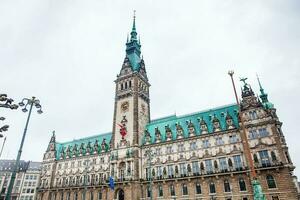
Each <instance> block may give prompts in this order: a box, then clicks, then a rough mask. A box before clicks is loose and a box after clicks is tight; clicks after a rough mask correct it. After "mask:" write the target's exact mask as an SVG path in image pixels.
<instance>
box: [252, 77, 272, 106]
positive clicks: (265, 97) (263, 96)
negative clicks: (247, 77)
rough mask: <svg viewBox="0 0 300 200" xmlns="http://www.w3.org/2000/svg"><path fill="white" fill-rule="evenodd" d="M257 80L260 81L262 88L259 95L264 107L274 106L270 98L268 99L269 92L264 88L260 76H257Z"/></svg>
mask: <svg viewBox="0 0 300 200" xmlns="http://www.w3.org/2000/svg"><path fill="white" fill-rule="evenodd" d="M256 76H257V75H256ZM257 81H258V84H259V90H260V95H259V97H260V99H261V101H262V104H263V106H264V108H266V109H270V108H274V104H272V103H271V102H269V100H268V94H267V93H265V91H264V88H263V87H262V85H261V83H260V80H259V77H258V76H257Z"/></svg>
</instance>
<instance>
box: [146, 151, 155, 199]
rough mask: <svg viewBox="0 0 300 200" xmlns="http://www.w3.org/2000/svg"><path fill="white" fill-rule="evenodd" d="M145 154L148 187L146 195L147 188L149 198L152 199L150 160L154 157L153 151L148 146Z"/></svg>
mask: <svg viewBox="0 0 300 200" xmlns="http://www.w3.org/2000/svg"><path fill="white" fill-rule="evenodd" d="M145 153H146V156H147V157H148V160H147V162H148V166H149V186H148V187H149V188H148V189H147V196H148V190H149V191H150V200H152V199H153V197H152V184H153V179H152V170H151V162H152V159H153V157H154V153H153V151H152V150H151V149H150V148H149V149H147V150H146V152H145Z"/></svg>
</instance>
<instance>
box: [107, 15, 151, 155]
mask: <svg viewBox="0 0 300 200" xmlns="http://www.w3.org/2000/svg"><path fill="white" fill-rule="evenodd" d="M115 83H116V93H115V94H116V95H115V108H114V120H113V134H112V147H113V149H119V148H122V147H133V146H138V145H139V144H141V139H142V135H143V134H144V130H145V126H146V124H147V123H148V122H149V120H150V106H149V87H150V84H149V82H148V78H147V73H146V68H145V63H144V60H143V57H142V56H141V43H140V41H139V39H138V38H137V32H136V26H135V16H134V18H133V26H132V30H131V33H130V38H127V42H126V56H125V59H124V62H123V64H122V68H121V71H120V73H119V74H118V75H117V79H116V80H115Z"/></svg>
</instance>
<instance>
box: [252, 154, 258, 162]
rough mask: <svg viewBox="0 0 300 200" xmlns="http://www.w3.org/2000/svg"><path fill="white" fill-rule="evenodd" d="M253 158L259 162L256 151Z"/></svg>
mask: <svg viewBox="0 0 300 200" xmlns="http://www.w3.org/2000/svg"><path fill="white" fill-rule="evenodd" d="M253 160H254V162H255V163H258V162H259V161H258V158H257V155H256V153H254V154H253Z"/></svg>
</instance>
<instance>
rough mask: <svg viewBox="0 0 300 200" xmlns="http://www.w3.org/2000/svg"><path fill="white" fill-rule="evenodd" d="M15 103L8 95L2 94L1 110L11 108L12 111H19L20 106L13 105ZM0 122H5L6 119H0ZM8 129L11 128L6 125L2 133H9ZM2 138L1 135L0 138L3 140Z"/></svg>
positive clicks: (0, 129) (0, 100)
mask: <svg viewBox="0 0 300 200" xmlns="http://www.w3.org/2000/svg"><path fill="white" fill-rule="evenodd" d="M13 101H14V100H13V99H11V98H8V97H7V94H0V108H9V109H12V110H13V109H17V108H18V105H16V104H13ZM0 120H1V121H4V120H5V117H0ZM8 128H9V126H8V125H4V126H2V127H0V132H4V131H7V130H8ZM2 137H3V135H2V134H0V138H2Z"/></svg>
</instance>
